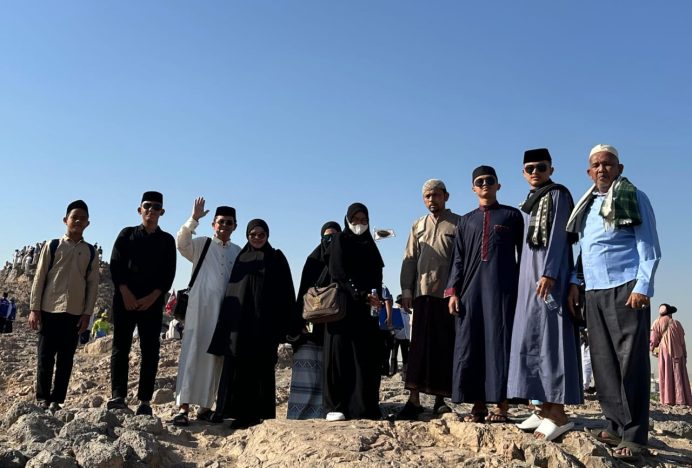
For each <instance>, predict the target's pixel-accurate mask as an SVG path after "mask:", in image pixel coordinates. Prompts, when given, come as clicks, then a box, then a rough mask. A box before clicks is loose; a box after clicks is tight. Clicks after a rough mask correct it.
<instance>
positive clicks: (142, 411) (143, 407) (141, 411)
mask: <svg viewBox="0 0 692 468" xmlns="http://www.w3.org/2000/svg"><path fill="white" fill-rule="evenodd" d="M135 415H136V416H140V415H144V416H153V415H154V412H153V411H152V410H151V406H149V405H147V404H146V403H142V404H140V405H139V406H138V407H137V411H136V412H135Z"/></svg>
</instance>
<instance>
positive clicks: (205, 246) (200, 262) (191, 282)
mask: <svg viewBox="0 0 692 468" xmlns="http://www.w3.org/2000/svg"><path fill="white" fill-rule="evenodd" d="M210 245H211V237H207V240H206V242H205V243H204V248H203V249H202V255H200V256H199V261H198V262H197V266H196V267H195V271H193V272H192V278H190V284H188V285H187V288H188V290H189V289H191V288H192V285H193V284H195V279H197V274H198V273H199V269H200V268H202V262H203V261H204V257H206V256H207V250H209V246H210Z"/></svg>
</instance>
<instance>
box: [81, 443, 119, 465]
mask: <svg viewBox="0 0 692 468" xmlns="http://www.w3.org/2000/svg"><path fill="white" fill-rule="evenodd" d="M74 451H75V456H76V458H77V462H79V464H80V465H82V466H88V467H90V468H121V467H122V466H123V465H124V460H123V456H122V455H121V453H120V451H119V450H118V449H116V448H115V445H114V444H112V443H108V442H107V441H104V440H92V441H88V442H86V443H84V444H80V445H79V446H75V448H74Z"/></svg>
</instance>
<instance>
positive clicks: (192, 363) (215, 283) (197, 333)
mask: <svg viewBox="0 0 692 468" xmlns="http://www.w3.org/2000/svg"><path fill="white" fill-rule="evenodd" d="M198 224H199V223H198V222H197V221H195V220H194V219H192V218H190V219H188V220H187V222H186V223H185V224H183V226H182V227H181V228H180V230H179V231H178V235H177V238H176V244H177V246H178V251H179V252H180V253H181V254H182V256H183V257H185V258H187V259H188V260H190V261H191V262H192V271H194V269H195V267H196V266H197V262H198V260H199V257H200V256H201V255H202V249H203V248H204V243H205V242H206V240H207V237H203V236H202V237H196V238H194V239H193V238H192V234H194V232H195V228H196V227H197V226H198ZM239 252H240V247H239V246H237V245H236V244H233V243H231V242H227V243H226V245H223V243H222V242H221V241H220V240H219V239H218V238H216V237H214V238H213V239H212V242H211V244H210V245H209V250H208V251H207V255H206V257H205V258H204V260H203V262H202V267H201V268H200V270H199V274H198V275H197V279H195V284H194V285H193V286H192V290H191V291H190V292H189V299H188V304H187V313H186V314H185V329H184V330H183V342H182V348H181V350H180V362H179V365H178V379H177V380H176V384H175V393H176V398H175V401H176V403H177V404H178V405H181V404H183V403H189V404H195V405H199V406H201V407H204V408H211V407H212V405H213V403H214V401H215V399H216V391H217V389H218V387H219V379H220V378H221V368H222V367H223V358H222V357H219V356H214V355H212V354H209V353H207V349H208V347H209V342H210V341H211V337H212V335H213V334H214V328H215V327H216V320H217V318H218V316H219V309H220V307H221V301H222V300H223V298H224V295H225V293H226V286H227V285H228V280H229V279H230V277H231V270H232V269H233V263H235V259H236V257H237V256H238V253H239Z"/></svg>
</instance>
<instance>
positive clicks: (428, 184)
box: [422, 179, 447, 193]
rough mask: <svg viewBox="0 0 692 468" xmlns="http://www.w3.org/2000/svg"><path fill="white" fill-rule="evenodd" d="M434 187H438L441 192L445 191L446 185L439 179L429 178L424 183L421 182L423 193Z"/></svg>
mask: <svg viewBox="0 0 692 468" xmlns="http://www.w3.org/2000/svg"><path fill="white" fill-rule="evenodd" d="M435 189H440V190H442V191H443V192H446V191H447V187H446V186H445V183H444V182H442V181H441V180H440V179H429V180H426V181H425V183H424V184H423V190H422V192H423V193H425V192H426V191H427V190H435Z"/></svg>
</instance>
